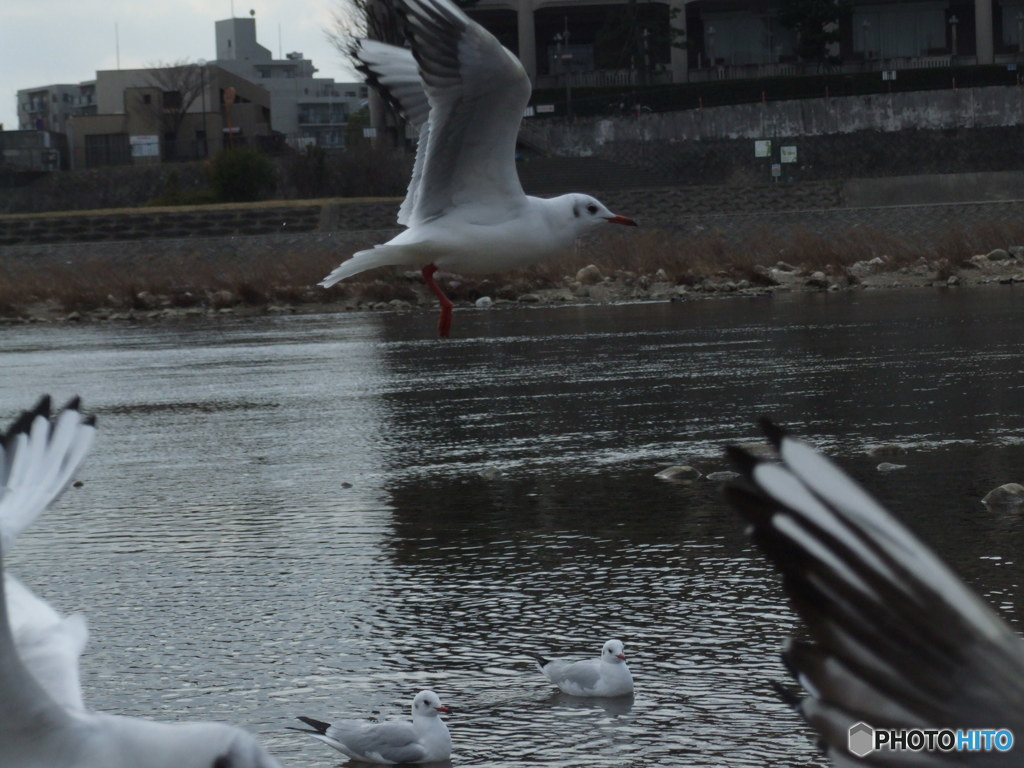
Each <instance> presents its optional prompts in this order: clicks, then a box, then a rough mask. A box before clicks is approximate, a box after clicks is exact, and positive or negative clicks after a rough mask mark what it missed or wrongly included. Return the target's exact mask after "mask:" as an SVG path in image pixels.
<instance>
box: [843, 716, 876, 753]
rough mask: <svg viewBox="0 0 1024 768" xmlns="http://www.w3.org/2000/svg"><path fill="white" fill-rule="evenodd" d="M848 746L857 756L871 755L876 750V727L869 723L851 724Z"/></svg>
mask: <svg viewBox="0 0 1024 768" xmlns="http://www.w3.org/2000/svg"><path fill="white" fill-rule="evenodd" d="M847 748H848V749H849V750H850V753H851V754H854V755H856V756H857V757H864V756H866V755H870V754H871V753H872V752H874V751H875V729H874V728H872V727H871V726H870V725H868V724H867V723H854V724H853V725H851V726H850V732H849V735H848V738H847Z"/></svg>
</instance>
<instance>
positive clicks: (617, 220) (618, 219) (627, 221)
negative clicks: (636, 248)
mask: <svg viewBox="0 0 1024 768" xmlns="http://www.w3.org/2000/svg"><path fill="white" fill-rule="evenodd" d="M605 221H607V222H608V223H609V224H624V225H625V226H627V227H635V226H637V223H636V222H635V221H633V220H632V219H631V218H629V216H612V217H611V218H605Z"/></svg>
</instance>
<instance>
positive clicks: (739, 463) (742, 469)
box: [725, 445, 761, 477]
mask: <svg viewBox="0 0 1024 768" xmlns="http://www.w3.org/2000/svg"><path fill="white" fill-rule="evenodd" d="M725 455H726V456H728V457H729V461H731V462H732V464H733V466H734V467H736V470H737V471H738V472H739V473H740V474H741V475H743V476H744V477H750V475H751V473H753V471H754V467H756V466H757V465H758V464H760V463H761V459H759V458H757V457H756V456H754V455H753V454H752V453H750V452H749V451H745V450H743V449H742V448H740V447H739V446H737V445H727V446H725Z"/></svg>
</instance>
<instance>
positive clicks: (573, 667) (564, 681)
mask: <svg viewBox="0 0 1024 768" xmlns="http://www.w3.org/2000/svg"><path fill="white" fill-rule="evenodd" d="M538 666H539V667H540V671H541V672H543V673H544V676H545V677H547V679H548V680H550V681H551V682H552V683H554V684H555V685H557V686H558V687H559V689H561V690H562V692H563V693H567V694H569V695H570V696H593V697H598V698H600V697H609V698H610V697H614V696H628V695H629V694H631V693H633V676H632V675H631V674H630V672H629V667H628V666H627V665H626V664H625V662H621V663H614V662H608V661H605V660H604V659H586V660H584V661H567V660H564V659H553V660H551V661H549V662H548V663H547V664H543V665H541V664H538Z"/></svg>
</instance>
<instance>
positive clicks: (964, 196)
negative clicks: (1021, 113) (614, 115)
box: [0, 172, 1024, 248]
mask: <svg viewBox="0 0 1024 768" xmlns="http://www.w3.org/2000/svg"><path fill="white" fill-rule="evenodd" d="M595 194H596V195H597V196H598V197H600V198H601V200H602V201H603V202H605V203H606V204H607V205H608V207H609V208H611V209H612V210H613V211H616V212H620V213H623V214H625V215H628V216H631V217H633V218H635V219H636V220H637V221H638V222H639V223H640V225H641V226H643V227H661V228H673V229H678V228H689V227H690V226H692V225H693V224H694V222H697V221H698V220H700V219H703V218H705V217H707V218H709V219H710V220H713V221H715V222H716V226H720V227H721V226H724V227H728V226H729V221H730V220H733V219H735V220H738V219H739V218H742V217H746V219H750V217H754V218H765V219H771V218H772V216H773V215H777V218H778V219H779V220H783V219H785V220H787V221H789V220H792V219H793V217H794V216H796V217H798V218H799V217H803V218H806V219H813V218H814V217H815V216H822V215H824V213H825V212H830V217H831V218H836V217H837V216H838V217H839V218H851V217H852V218H853V219H857V220H860V219H865V218H866V219H870V220H877V221H883V220H884V221H885V222H887V223H889V222H890V221H893V220H898V219H900V215H899V210H898V209H900V208H907V207H909V206H918V207H922V208H929V207H930V206H940V207H941V206H944V205H959V206H960V207H958V208H955V209H950V210H956V211H960V212H963V211H970V212H971V213H970V218H972V219H974V218H977V217H978V215H979V214H978V213H976V211H978V210H988V211H992V212H996V211H998V212H999V216H1000V217H1002V216H1003V212H1004V211H1007V210H1010V209H1011V208H1012V209H1014V210H1018V209H1017V208H1016V207H1015V206H1008V205H1006V203H1009V202H1013V201H1017V202H1019V201H1021V200H1024V173H1022V172H1016V173H1011V172H1002V173H993V174H966V175H943V176H921V177H897V178H891V179H858V180H851V181H845V182H842V181H817V182H800V183H794V184H782V183H780V184H774V185H773V184H751V185H745V186H720V185H711V186H699V187H697V186H690V187H658V188H647V189H615V190H610V191H607V192H604V193H602V192H599V191H598V192H596V193H595ZM399 203H400V201H399V200H397V199H378V200H369V201H336V200H334V201H321V202H310V203H309V204H299V205H281V206H270V207H267V206H239V207H223V206H216V207H211V208H209V209H193V210H188V211H183V210H175V209H164V210H146V209H144V210H142V211H138V212H126V213H110V214H67V215H63V216H60V215H53V216H0V248H3V247H4V246H7V247H12V246H28V245H48V244H59V243H85V242H95V243H104V242H116V241H160V240H177V241H189V240H203V239H208V240H217V239H224V240H227V239H230V238H233V237H238V236H251V235H260V236H265V237H268V238H271V239H273V238H277V237H286V236H289V235H329V234H331V233H345V232H351V233H357V232H368V231H382V232H388V231H397V230H398V228H399V227H398V225H397V224H396V223H395V216H396V213H397V211H398V206H399ZM984 203H991V204H993V205H981V204H984ZM961 204H971V205H970V206H967V207H964V205H961ZM978 205H981V208H979V207H978ZM886 208H894V209H896V210H894V211H892V212H889V213H887V212H886V210H885V209H886ZM861 210H863V212H862V213H857V211H861ZM844 211H845V212H846V213H844ZM871 211H874V212H871ZM783 214H785V215H784V216H783ZM746 219H744V220H746ZM928 220H929V221H936V220H935V219H932V218H931V217H930V215H929V217H928ZM947 223H954V222H951V221H950V222H947Z"/></svg>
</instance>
